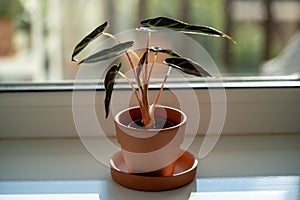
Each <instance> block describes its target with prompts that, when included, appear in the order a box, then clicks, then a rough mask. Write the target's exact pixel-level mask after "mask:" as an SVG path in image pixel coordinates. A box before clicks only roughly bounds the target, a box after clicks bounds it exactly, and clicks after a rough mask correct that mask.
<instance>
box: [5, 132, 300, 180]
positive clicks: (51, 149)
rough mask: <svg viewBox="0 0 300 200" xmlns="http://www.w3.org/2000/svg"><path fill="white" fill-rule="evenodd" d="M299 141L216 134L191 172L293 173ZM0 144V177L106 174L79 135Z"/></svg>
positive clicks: (223, 174) (299, 162)
mask: <svg viewBox="0 0 300 200" xmlns="http://www.w3.org/2000/svg"><path fill="white" fill-rule="evenodd" d="M98 139H99V140H101V138H98ZM202 140H203V137H200V136H199V137H196V139H195V140H194V142H193V144H192V145H191V147H190V149H189V151H190V152H192V153H193V154H194V155H195V156H196V157H197V155H198V153H199V152H198V151H199V149H200V146H201V144H202ZM299 141H300V134H293V135H255V136H251V135H245V136H221V137H220V140H219V141H218V143H217V144H216V146H215V147H214V149H213V150H212V152H211V153H210V154H209V155H208V156H207V157H205V158H204V159H201V160H199V166H198V172H197V177H239V176H281V175H283V176H290V175H299V174H300V168H299V166H300V159H299V153H300V146H299ZM0 143H1V145H0V150H1V151H0V158H1V159H0V160H1V165H0V171H1V174H0V180H2V181H3V180H18V181H20V180H77V179H79V180H82V179H109V177H110V174H109V168H108V167H106V166H104V165H103V164H102V163H100V162H99V161H98V160H96V159H95V158H94V157H93V156H92V155H91V154H90V153H89V152H88V151H87V150H86V149H85V147H84V146H83V145H82V143H81V141H80V140H79V139H67V138H65V139H49V138H48V139H2V140H1V141H0ZM109 153H111V154H113V153H114V152H108V154H109Z"/></svg>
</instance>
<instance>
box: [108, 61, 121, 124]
mask: <svg viewBox="0 0 300 200" xmlns="http://www.w3.org/2000/svg"><path fill="white" fill-rule="evenodd" d="M121 66H122V64H121V63H120V64H119V65H117V64H114V65H112V66H111V67H110V69H109V70H108V71H107V73H106V75H105V79H104V87H105V100H104V104H105V118H107V117H108V115H109V106H110V100H111V95H112V92H113V90H114V85H115V79H116V76H117V74H118V72H119V70H120V68H121Z"/></svg>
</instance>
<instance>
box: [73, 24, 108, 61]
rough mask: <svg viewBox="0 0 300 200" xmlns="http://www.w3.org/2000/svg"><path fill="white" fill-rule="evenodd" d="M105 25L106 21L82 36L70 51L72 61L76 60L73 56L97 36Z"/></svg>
mask: <svg viewBox="0 0 300 200" xmlns="http://www.w3.org/2000/svg"><path fill="white" fill-rule="evenodd" d="M106 26H107V22H104V23H103V24H101V25H100V26H98V27H97V28H96V29H95V30H93V31H92V32H91V33H90V34H88V35H87V36H86V37H84V38H83V39H82V40H81V41H80V42H79V43H78V44H77V45H76V46H75V48H74V50H73V53H72V61H76V62H77V60H76V59H75V56H77V55H78V54H79V53H80V52H81V51H82V50H83V49H84V48H85V47H86V46H87V45H88V44H89V43H90V42H92V41H93V40H94V39H96V38H97V37H99V36H100V35H101V34H102V32H103V31H104V29H105V28H106Z"/></svg>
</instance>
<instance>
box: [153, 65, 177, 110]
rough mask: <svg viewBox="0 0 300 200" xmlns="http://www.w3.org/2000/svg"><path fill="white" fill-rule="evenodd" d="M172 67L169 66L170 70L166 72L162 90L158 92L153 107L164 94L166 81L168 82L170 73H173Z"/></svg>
mask: <svg viewBox="0 0 300 200" xmlns="http://www.w3.org/2000/svg"><path fill="white" fill-rule="evenodd" d="M171 69H172V67H169V69H168V72H167V74H166V76H165V78H164V81H163V82H162V84H161V87H160V90H159V92H158V94H157V96H156V98H155V100H154V101H153V104H152V106H153V107H155V106H156V104H157V103H158V100H159V98H160V95H161V94H162V92H163V89H164V87H165V84H166V82H167V79H168V77H169V75H170V73H171Z"/></svg>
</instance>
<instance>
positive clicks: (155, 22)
mask: <svg viewBox="0 0 300 200" xmlns="http://www.w3.org/2000/svg"><path fill="white" fill-rule="evenodd" d="M107 24H108V23H107V22H104V23H103V24H101V25H100V26H98V27H97V28H96V29H95V30H94V31H92V32H91V33H90V34H88V35H87V36H86V37H85V38H83V39H82V40H81V41H80V42H79V43H78V44H77V45H76V46H75V48H74V51H73V54H72V61H74V62H78V64H83V63H85V64H88V63H95V62H100V61H103V60H107V59H110V58H114V57H117V56H120V55H123V54H125V56H126V57H127V59H128V61H129V65H130V67H131V69H132V71H133V75H134V80H135V81H136V85H137V87H135V86H134V85H135V84H133V83H132V81H131V80H129V79H128V78H127V77H126V75H125V74H123V73H122V72H121V71H120V68H121V66H122V64H121V63H119V64H112V65H110V66H108V67H109V69H108V71H107V73H106V76H105V80H104V87H105V92H106V93H105V100H104V102H105V112H106V115H105V116H106V118H107V117H108V115H109V110H110V100H111V96H112V92H113V89H114V84H115V79H116V76H117V75H119V76H121V77H123V78H124V79H126V80H127V82H128V83H129V85H130V86H131V88H132V90H133V92H134V95H135V97H136V100H137V102H138V104H139V107H140V110H141V114H142V119H141V123H142V125H143V126H144V127H146V128H154V127H155V119H154V109H155V106H156V105H157V103H158V99H159V97H160V95H161V94H162V91H163V88H164V85H165V83H166V81H167V78H168V76H169V74H170V71H171V69H172V68H174V69H178V70H180V71H182V72H184V73H186V74H190V75H194V76H200V77H211V75H210V74H209V73H208V72H207V71H206V70H205V69H204V68H203V67H201V66H200V65H199V64H197V63H196V62H194V61H192V60H191V59H189V58H185V57H182V56H181V55H179V54H178V53H176V52H175V51H174V50H172V49H165V48H163V47H160V46H154V47H149V41H150V38H151V32H157V31H165V30H173V31H178V32H181V33H185V34H202V35H208V36H216V37H223V38H226V39H229V40H231V41H232V42H234V40H233V39H232V38H231V37H230V36H228V35H227V34H225V33H223V32H221V31H219V30H217V29H215V28H212V27H208V26H199V25H192V24H188V23H185V22H182V21H179V20H176V19H172V18H168V17H156V18H151V19H147V20H143V21H141V25H142V26H141V27H139V28H138V29H137V30H142V31H147V32H149V34H148V38H147V44H146V45H145V51H144V52H143V54H142V56H141V57H139V56H138V55H137V54H136V53H135V52H134V51H133V50H130V48H131V47H132V46H133V45H134V41H126V42H121V41H120V40H119V39H118V38H117V37H116V36H114V35H112V34H110V33H106V32H104V30H105V28H106V27H107ZM101 35H103V36H108V37H111V38H112V39H114V40H115V41H116V45H114V46H112V47H110V48H107V49H103V50H101V51H99V52H97V53H95V54H93V55H91V56H88V57H87V58H84V59H83V60H81V61H78V60H77V59H75V57H76V56H77V55H78V54H79V53H80V52H81V51H82V50H83V49H84V48H85V47H86V46H87V45H88V44H89V43H90V42H92V41H93V40H94V39H96V38H97V37H99V36H101ZM158 54H166V55H167V56H168V57H167V58H166V59H165V60H164V64H166V65H167V66H169V70H168V72H167V73H166V75H165V78H164V80H163V82H162V84H161V88H160V90H159V92H158V94H157V96H156V98H155V100H154V102H153V103H152V104H151V105H150V103H149V98H148V89H149V84H150V78H151V73H152V71H153V70H154V63H155V62H156V58H157V55H158ZM131 55H133V56H135V57H136V58H137V60H138V63H136V65H135V64H134V62H133V60H132V58H131ZM149 56H153V59H152V61H151V63H149Z"/></svg>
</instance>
